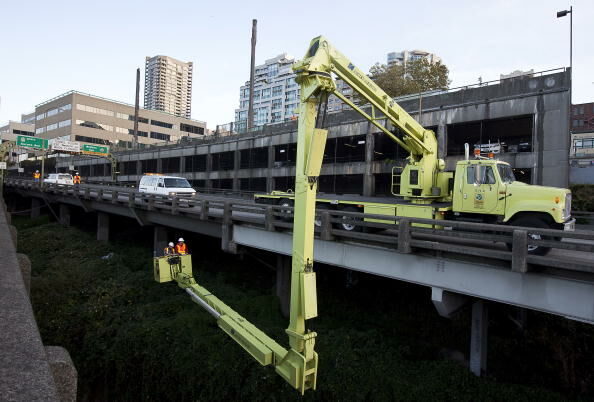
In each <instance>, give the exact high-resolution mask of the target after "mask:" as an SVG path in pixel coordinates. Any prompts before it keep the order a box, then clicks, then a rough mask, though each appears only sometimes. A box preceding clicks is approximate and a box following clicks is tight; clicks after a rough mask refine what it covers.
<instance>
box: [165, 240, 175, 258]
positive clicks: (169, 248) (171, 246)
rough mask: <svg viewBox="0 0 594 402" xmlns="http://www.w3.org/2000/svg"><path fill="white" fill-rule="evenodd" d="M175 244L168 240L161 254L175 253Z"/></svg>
mask: <svg viewBox="0 0 594 402" xmlns="http://www.w3.org/2000/svg"><path fill="white" fill-rule="evenodd" d="M175 254H176V252H175V246H174V244H173V242H172V241H170V242H169V244H168V245H167V247H165V249H164V250H163V255H175Z"/></svg>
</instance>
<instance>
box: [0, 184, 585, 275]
mask: <svg viewBox="0 0 594 402" xmlns="http://www.w3.org/2000/svg"><path fill="white" fill-rule="evenodd" d="M6 186H7V187H15V188H18V189H25V190H32V191H39V192H44V193H47V194H59V195H63V196H72V197H75V198H80V199H84V200H93V201H98V202H105V203H111V204H117V205H121V206H125V207H129V208H138V209H144V210H148V211H157V212H162V213H166V214H172V215H183V216H187V217H188V218H194V219H196V220H201V221H216V222H220V223H221V224H222V225H223V226H224V227H226V228H227V229H230V227H231V226H232V225H233V224H234V223H237V224H248V225H251V226H256V227H259V228H262V229H263V230H267V231H285V232H286V231H290V230H291V229H292V227H293V223H292V221H291V217H292V211H293V207H288V206H280V205H267V204H256V203H254V202H247V201H245V200H233V199H221V198H216V197H213V196H207V195H198V196H197V197H196V198H193V199H190V200H189V201H186V200H184V201H182V200H181V199H180V198H177V197H169V196H159V195H154V194H147V193H140V192H138V191H135V190H128V189H125V190H122V189H121V188H120V189H115V188H114V189H105V188H101V187H94V186H89V185H81V186H79V187H75V186H64V185H57V184H53V183H52V184H43V186H40V185H39V183H33V182H31V181H30V180H19V179H7V180H6ZM185 206H188V207H197V209H191V208H187V207H185ZM316 218H317V224H318V225H317V226H316V228H315V233H316V236H318V238H320V239H322V240H326V241H345V242H351V241H355V242H358V243H364V244H368V245H369V246H381V247H383V248H391V249H393V250H394V251H396V252H399V253H412V252H415V253H419V252H420V253H423V254H431V255H432V256H434V257H444V256H446V255H447V256H448V257H449V256H455V255H460V256H465V257H464V258H468V257H471V258H476V257H478V261H480V263H488V262H491V263H496V262H497V261H499V264H498V265H499V266H502V264H501V262H503V266H504V267H505V266H506V267H509V268H511V270H512V271H514V272H519V273H526V272H529V271H530V270H531V269H537V267H540V268H543V267H548V268H556V269H561V270H568V271H578V272H582V273H590V274H591V273H594V260H589V259H586V258H579V256H576V257H575V258H568V257H567V256H551V255H549V256H546V257H545V256H539V255H531V254H528V251H527V246H528V245H534V246H542V247H550V248H552V249H557V250H566V251H570V252H586V253H592V252H594V231H586V230H576V231H574V232H565V231H562V230H556V229H540V228H527V227H519V226H506V225H494V224H483V223H471V222H459V221H449V220H435V219H421V218H404V217H397V216H386V215H376V214H365V213H359V212H349V211H341V210H327V209H319V210H318V211H317V213H316ZM370 219H376V220H382V221H390V222H393V223H381V222H370V221H369V220H370ZM345 222H347V223H349V224H351V225H352V226H353V227H354V228H355V229H354V230H345V229H344V227H343V226H342V225H341V224H342V223H345ZM222 232H223V237H225V236H227V238H226V239H225V238H223V242H222V243H223V244H229V243H230V242H232V238H231V237H230V236H231V235H230V234H231V233H232V231H231V230H223V231H222ZM531 234H534V235H540V236H541V239H536V238H533V237H531V236H530V235H531ZM492 242H503V243H507V244H511V245H512V250H511V251H509V250H497V249H493V248H492V247H491V244H492ZM507 263H509V264H507ZM495 265H497V264H495Z"/></svg>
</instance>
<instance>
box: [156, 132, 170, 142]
mask: <svg viewBox="0 0 594 402" xmlns="http://www.w3.org/2000/svg"><path fill="white" fill-rule="evenodd" d="M151 138H154V139H156V140H161V141H169V139H170V138H171V137H170V135H169V134H163V133H157V132H155V131H151Z"/></svg>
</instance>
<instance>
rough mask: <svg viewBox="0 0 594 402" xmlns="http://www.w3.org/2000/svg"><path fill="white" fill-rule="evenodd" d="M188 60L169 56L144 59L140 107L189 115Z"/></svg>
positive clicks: (190, 97)
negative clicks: (142, 96)
mask: <svg viewBox="0 0 594 402" xmlns="http://www.w3.org/2000/svg"><path fill="white" fill-rule="evenodd" d="M192 66H193V64H192V62H191V61H190V62H188V63H184V62H183V61H179V60H176V59H174V58H172V57H169V56H154V57H147V58H146V65H145V73H144V108H145V109H152V110H160V111H162V112H166V113H170V114H173V115H176V116H181V117H185V118H187V119H189V118H190V115H191V109H192Z"/></svg>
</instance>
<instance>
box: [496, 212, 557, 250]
mask: <svg viewBox="0 0 594 402" xmlns="http://www.w3.org/2000/svg"><path fill="white" fill-rule="evenodd" d="M511 225H512V226H523V227H527V228H538V229H551V226H550V225H549V224H548V223H546V222H545V221H544V220H542V219H540V218H537V217H534V216H521V217H519V218H518V219H514V220H513V221H512V222H511ZM528 237H531V238H532V239H538V240H541V239H542V240H552V239H553V238H552V237H550V236H541V235H537V234H534V233H530V232H528ZM505 245H506V246H507V249H508V250H510V251H511V250H512V244H511V243H506V244H505ZM549 251H551V248H550V247H541V246H531V245H528V254H531V255H546V254H547V253H548V252H549Z"/></svg>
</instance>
